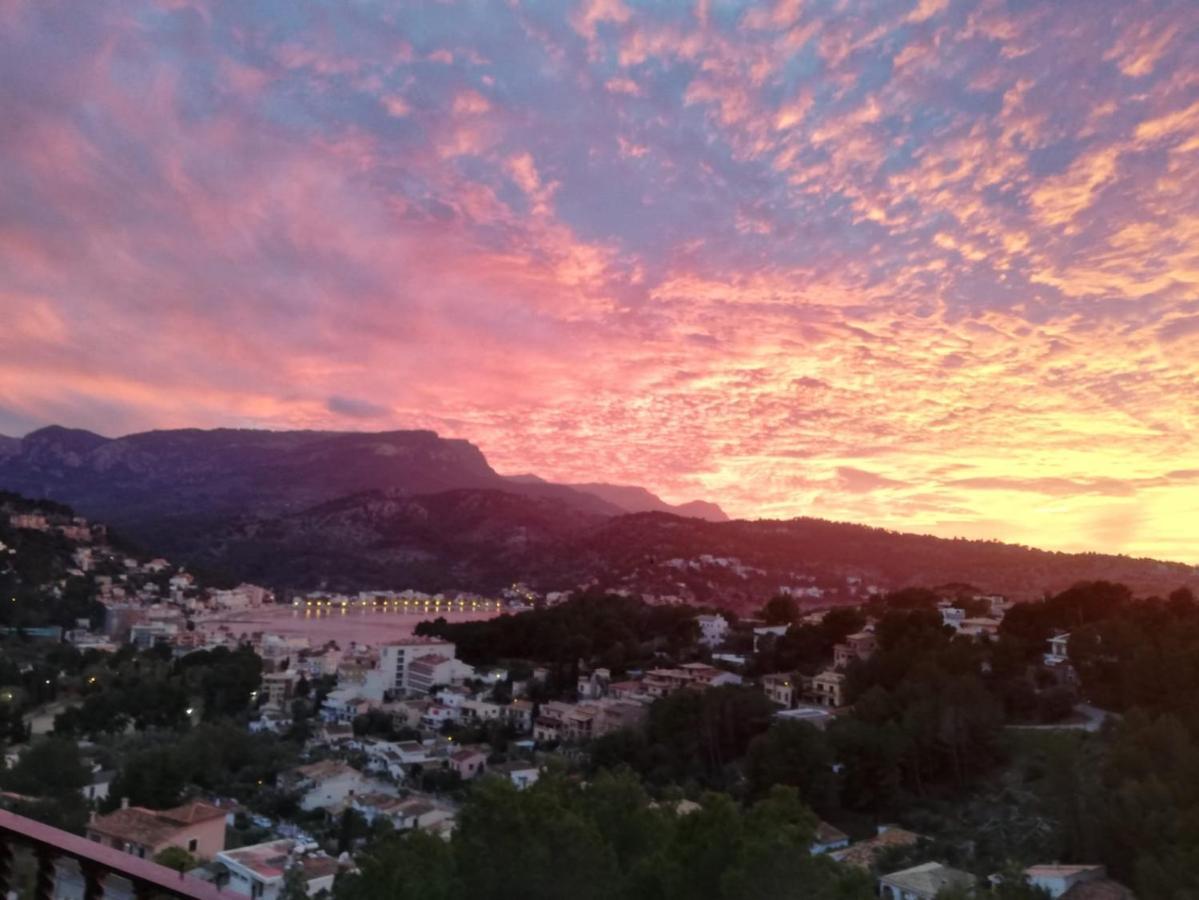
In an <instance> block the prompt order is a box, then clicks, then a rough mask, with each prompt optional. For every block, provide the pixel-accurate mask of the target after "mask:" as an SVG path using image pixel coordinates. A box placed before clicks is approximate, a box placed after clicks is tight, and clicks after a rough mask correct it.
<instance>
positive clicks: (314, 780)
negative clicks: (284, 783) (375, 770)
mask: <svg viewBox="0 0 1199 900" xmlns="http://www.w3.org/2000/svg"><path fill="white" fill-rule="evenodd" d="M291 780H292V781H293V783H294V785H295V787H296V788H298V789H299V790H300V791H301V792H303V796H302V797H301V798H300V807H301V808H302V809H304V810H306V811H309V810H314V809H329V808H334V809H337V808H339V807H342V806H344V805H345V803H346V801H347V799H348V798H350V797H351V796H353V795H355V794H361V793H363V792H364V791H367V790H371V789H374V788H376V787H378V785H376V784H375V783H374V782H373V781H372V780H371V779H369V778H368V777H367V776H365V775H363V774H362V773H361V772H359V771H358V770H357V769H355V768H354V767H353V766H350V765H347V764H346V763H344V762H341V761H339V760H334V759H326V760H322V761H321V762H315V763H311V764H310V765H307V766H300V767H299V768H297V769H293V770H292V772H291Z"/></svg>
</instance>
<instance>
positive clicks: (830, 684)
mask: <svg viewBox="0 0 1199 900" xmlns="http://www.w3.org/2000/svg"><path fill="white" fill-rule="evenodd" d="M804 694H805V696H806V697H807V699H808V700H810V701H811V702H812V703H815V704H816V705H817V706H827V707H829V708H830V709H836V708H837V707H840V706H844V705H845V675H844V673H842V672H835V671H833V670H831V669H830V670H828V671H827V672H821V673H820V674H819V675H814V676H812V677H811V678H805V679H804Z"/></svg>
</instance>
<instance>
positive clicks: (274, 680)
mask: <svg viewBox="0 0 1199 900" xmlns="http://www.w3.org/2000/svg"><path fill="white" fill-rule="evenodd" d="M298 680H299V677H298V676H297V675H296V673H295V672H288V671H283V672H268V673H267V674H266V675H263V676H262V691H263V693H265V694H266V705H267V706H269V707H271V709H282V708H283V706H284V704H286V703H287V701H288V700H290V699H291V698H292V692H293V691H294V690H295V685H296V682H297V681H298Z"/></svg>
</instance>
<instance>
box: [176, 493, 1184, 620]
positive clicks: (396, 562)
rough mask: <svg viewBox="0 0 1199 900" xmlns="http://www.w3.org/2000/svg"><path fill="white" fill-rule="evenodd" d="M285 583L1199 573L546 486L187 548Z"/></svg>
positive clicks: (731, 591) (372, 499) (805, 591)
mask: <svg viewBox="0 0 1199 900" xmlns="http://www.w3.org/2000/svg"><path fill="white" fill-rule="evenodd" d="M196 559H197V561H199V562H202V563H204V564H206V565H210V566H213V567H229V568H231V569H232V570H233V571H234V572H236V574H237V576H238V577H241V578H247V579H249V580H259V581H264V582H267V583H269V584H272V585H279V586H288V587H294V588H318V587H320V588H327V589H331V590H358V589H365V588H371V587H414V588H418V589H422V590H442V589H462V590H474V591H483V592H487V591H495V590H498V589H501V588H503V587H506V586H508V585H510V584H512V583H514V582H518V581H523V582H526V583H528V584H529V585H530V586H532V587H533V588H535V589H538V590H541V591H552V590H565V589H570V588H575V587H580V586H593V587H598V588H601V589H607V590H623V591H630V592H633V593H636V594H653V595H657V596H677V597H680V598H683V599H687V600H691V601H694V602H700V603H715V604H718V605H723V606H728V607H730V608H736V609H748V608H753V607H755V606H757V605H759V604H760V603H761V602H762V601H764V600H765V599H767V598H768V597H770V596H772V595H773V594H774V593H776V592H777V591H778V590H779V589H780V588H783V587H786V588H790V589H791V590H792V591H793V592H794V593H796V594H797V595H798V596H800V597H802V598H805V599H807V600H808V601H810V602H811V603H814V604H816V603H827V602H841V601H847V600H851V599H855V598H856V599H860V598H861V597H863V596H864V595H865V593H866V591H867V589H868V588H869V587H870V586H875V587H877V588H879V589H882V590H889V589H894V588H899V587H903V586H907V585H923V586H937V585H943V584H951V583H964V584H970V585H973V586H974V587H975V588H977V589H978V590H979V591H983V592H998V593H1004V594H1008V595H1010V596H1012V597H1015V598H1018V599H1030V598H1034V597H1039V596H1041V595H1042V594H1043V593H1045V592H1046V591H1057V590H1060V589H1062V588H1064V587H1068V586H1069V585H1072V584H1074V583H1075V582H1077V581H1081V580H1087V579H1099V578H1102V579H1109V580H1113V581H1121V582H1124V583H1127V584H1128V585H1129V586H1131V587H1132V588H1133V589H1134V590H1135V591H1137V592H1138V593H1141V594H1155V593H1156V594H1163V595H1164V594H1165V593H1168V592H1169V591H1171V590H1173V589H1174V588H1177V587H1179V586H1180V585H1182V584H1190V585H1192V586H1193V587H1199V577H1197V573H1196V571H1195V569H1194V568H1192V567H1189V566H1183V565H1180V564H1174V563H1162V562H1157V561H1154V560H1137V559H1130V558H1128V557H1121V556H1109V555H1103V554H1065V553H1052V552H1047V551H1043V550H1034V549H1031V548H1027V547H1020V546H1015V545H1010V544H1001V543H998V542H993V541H964V540H945V539H942V538H935V537H927V536H921V535H910V534H900V533H897V532H890V531H885V530H883V529H876V528H869V527H866V526H862V525H851V524H841V523H835V522H825V521H822V520H819V519H794V520H791V521H756V522H748V521H735V522H723V523H721V522H706V521H703V520H699V519H693V518H683V517H680V516H674V515H668V514H663V513H638V514H630V515H624V516H617V517H608V516H599V515H595V514H592V513H587V512H583V511H579V510H577V509H572V508H570V507H569V506H567V505H565V504H563V503H561V502H560V501H556V500H553V499H550V498H529V497H522V496H520V495H516V494H509V493H504V492H498V491H474V490H460V491H451V492H446V493H441V494H431V495H425V496H417V497H407V496H402V495H397V494H390V495H389V494H386V493H382V492H371V493H367V494H361V495H357V496H354V497H349V498H343V499H341V500H338V501H334V502H332V503H328V504H323V505H321V506H319V507H315V508H313V509H310V510H306V511H303V512H300V513H294V514H290V515H287V516H282V517H278V518H274V519H270V520H262V521H256V522H252V523H243V524H241V525H239V526H237V527H234V528H231V529H230V530H228V531H226V532H223V533H222V534H220V535H219V536H218V537H217V539H215V540H214V541H213V542H212V544H211V545H210V546H209V547H208V548H207V549H206V550H205V551H204V552H201V553H199V554H198V555H197V556H196Z"/></svg>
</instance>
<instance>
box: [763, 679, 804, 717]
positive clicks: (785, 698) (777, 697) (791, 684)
mask: <svg viewBox="0 0 1199 900" xmlns="http://www.w3.org/2000/svg"><path fill="white" fill-rule="evenodd" d="M796 687H797V683H796V680H795V676H794V675H792V674H791V673H790V672H776V673H774V674H772V675H763V676H762V691H763V692H764V693H765V694H766V696H767V697H768V698H770V700H771V702H773V703H777V704H778V705H779V706H781V707H782V708H783V709H790V708H791V707H792V706H794V705H795V694H796Z"/></svg>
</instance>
